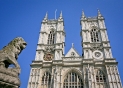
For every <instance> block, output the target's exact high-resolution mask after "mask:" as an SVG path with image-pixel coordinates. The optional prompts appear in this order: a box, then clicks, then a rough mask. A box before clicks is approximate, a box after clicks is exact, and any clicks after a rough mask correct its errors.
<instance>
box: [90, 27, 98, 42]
mask: <svg viewBox="0 0 123 88" xmlns="http://www.w3.org/2000/svg"><path fill="white" fill-rule="evenodd" d="M90 35H91V42H99V32H98V30H97V29H92V30H91V32H90Z"/></svg>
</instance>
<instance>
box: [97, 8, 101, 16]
mask: <svg viewBox="0 0 123 88" xmlns="http://www.w3.org/2000/svg"><path fill="white" fill-rule="evenodd" d="M97 10H98V17H101V16H102V15H101V13H100V10H99V9H97Z"/></svg>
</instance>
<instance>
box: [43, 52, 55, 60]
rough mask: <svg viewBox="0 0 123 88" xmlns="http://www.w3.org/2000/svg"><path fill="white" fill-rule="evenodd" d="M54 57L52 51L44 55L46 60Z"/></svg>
mask: <svg viewBox="0 0 123 88" xmlns="http://www.w3.org/2000/svg"><path fill="white" fill-rule="evenodd" d="M52 58H53V55H52V54H51V53H47V54H45V55H44V60H45V61H51V60H52Z"/></svg>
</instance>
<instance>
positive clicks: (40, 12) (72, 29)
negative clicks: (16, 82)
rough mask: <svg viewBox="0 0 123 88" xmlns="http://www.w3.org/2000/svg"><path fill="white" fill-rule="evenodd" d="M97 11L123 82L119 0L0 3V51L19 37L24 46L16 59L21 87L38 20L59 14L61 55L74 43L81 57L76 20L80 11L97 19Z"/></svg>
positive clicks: (122, 9)
mask: <svg viewBox="0 0 123 88" xmlns="http://www.w3.org/2000/svg"><path fill="white" fill-rule="evenodd" d="M97 8H98V9H100V11H101V13H102V15H103V16H104V17H105V23H106V27H107V31H108V36H109V40H110V43H111V48H112V53H113V56H114V58H116V60H117V61H118V62H119V63H118V69H119V73H120V77H121V79H122V82H123V68H122V66H123V52H122V51H123V21H122V20H123V1H122V0H117V1H116V0H0V41H1V42H0V49H2V47H3V46H5V45H7V44H8V43H9V42H10V41H11V40H12V39H14V38H15V37H17V36H21V37H23V38H24V39H25V41H26V42H27V43H28V45H27V47H26V49H25V50H23V51H22V53H21V54H20V56H19V58H18V62H19V64H20V66H21V69H22V70H21V75H20V79H21V87H20V88H26V87H27V83H28V78H29V74H30V64H31V63H32V60H34V59H35V51H36V47H37V43H38V37H39V31H40V26H41V21H42V19H43V18H44V16H45V14H46V12H48V18H49V19H54V18H55V10H56V9H57V14H56V17H57V18H58V17H59V14H60V11H61V10H62V12H63V18H64V23H65V31H66V47H65V53H67V51H68V50H69V49H70V47H71V43H74V46H75V48H76V50H77V51H78V52H79V54H80V55H81V53H82V47H81V37H80V28H81V26H80V17H81V13H82V10H84V12H85V15H86V16H97Z"/></svg>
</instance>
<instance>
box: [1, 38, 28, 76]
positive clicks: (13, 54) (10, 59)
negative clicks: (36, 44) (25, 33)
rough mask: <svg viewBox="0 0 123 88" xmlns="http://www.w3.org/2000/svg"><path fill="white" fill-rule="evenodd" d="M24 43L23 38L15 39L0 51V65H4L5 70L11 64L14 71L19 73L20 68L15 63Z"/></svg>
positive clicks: (24, 45)
mask: <svg viewBox="0 0 123 88" xmlns="http://www.w3.org/2000/svg"><path fill="white" fill-rule="evenodd" d="M26 45H27V44H26V42H25V41H24V39H23V38H21V37H17V38H15V39H14V40H12V41H11V42H10V43H9V44H8V45H7V46H5V47H3V49H2V50H0V64H4V66H5V68H8V67H9V65H11V64H13V65H14V66H15V68H16V69H18V70H19V71H18V74H19V73H20V66H19V64H18V62H17V59H18V55H19V54H20V53H21V51H22V50H23V49H24V48H25V47H26Z"/></svg>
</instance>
